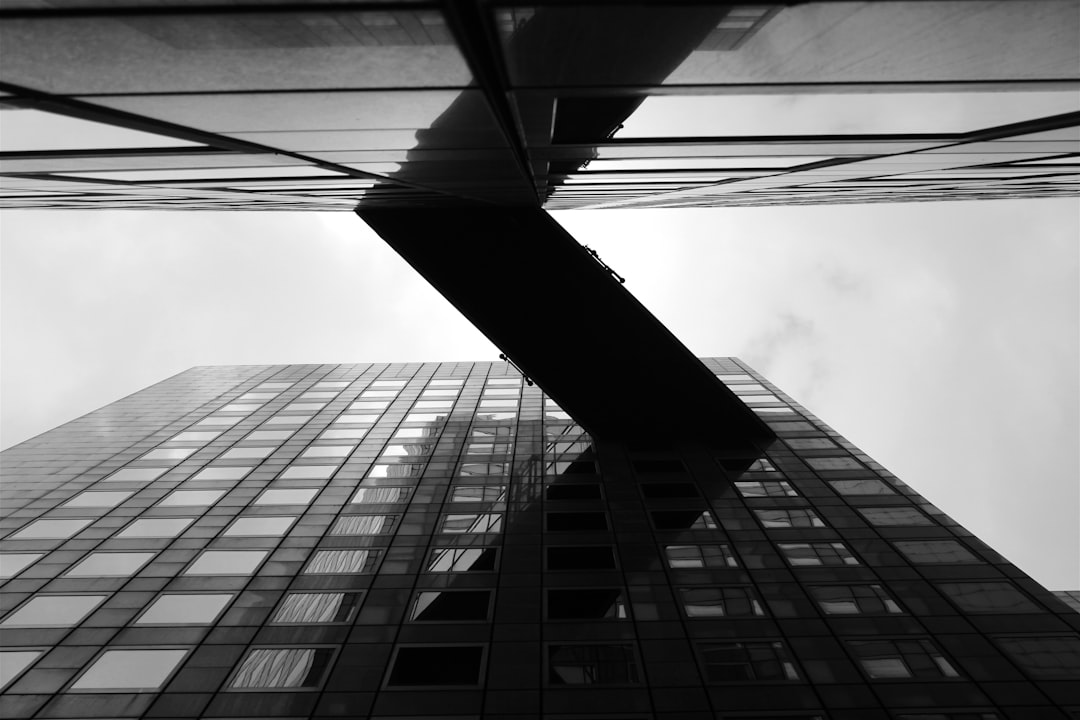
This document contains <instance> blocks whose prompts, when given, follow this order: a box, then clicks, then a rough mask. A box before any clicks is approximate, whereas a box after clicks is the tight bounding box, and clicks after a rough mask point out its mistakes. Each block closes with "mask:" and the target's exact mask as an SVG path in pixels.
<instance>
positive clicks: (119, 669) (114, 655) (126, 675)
mask: <svg viewBox="0 0 1080 720" xmlns="http://www.w3.org/2000/svg"><path fill="white" fill-rule="evenodd" d="M185 655H187V650H106V651H105V652H103V653H102V654H101V655H99V656H98V659H97V660H95V661H94V663H93V664H92V665H91V666H90V668H89V669H88V670H87V671H86V672H84V673H83V674H82V675H81V676H80V677H79V679H78V680H76V681H75V682H74V683H72V685H71V690H156V689H158V688H159V687H161V686H162V685H164V684H165V681H166V680H167V679H168V678H169V675H171V674H172V672H173V670H175V669H176V668H177V666H179V665H180V661H181V660H183V659H184V656H185Z"/></svg>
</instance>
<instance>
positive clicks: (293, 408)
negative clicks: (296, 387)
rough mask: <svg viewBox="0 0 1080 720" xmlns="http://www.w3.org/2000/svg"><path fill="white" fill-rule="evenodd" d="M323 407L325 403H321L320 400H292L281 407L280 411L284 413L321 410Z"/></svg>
mask: <svg viewBox="0 0 1080 720" xmlns="http://www.w3.org/2000/svg"><path fill="white" fill-rule="evenodd" d="M324 407H326V403H321V402H316V403H313V402H294V403H289V404H288V405H286V406H285V407H284V408H283V409H282V412H286V413H293V412H316V411H319V410H322V409H323V408H324Z"/></svg>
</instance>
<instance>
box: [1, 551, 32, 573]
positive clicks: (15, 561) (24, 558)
mask: <svg viewBox="0 0 1080 720" xmlns="http://www.w3.org/2000/svg"><path fill="white" fill-rule="evenodd" d="M40 557H41V553H0V578H5V579H6V578H10V577H15V576H16V575H18V574H19V573H21V572H22V571H23V570H25V569H26V568H28V567H30V566H31V565H33V564H34V563H35V562H36V561H37V559H38V558H40Z"/></svg>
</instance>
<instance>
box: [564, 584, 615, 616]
mask: <svg viewBox="0 0 1080 720" xmlns="http://www.w3.org/2000/svg"><path fill="white" fill-rule="evenodd" d="M628 617H629V611H628V609H627V604H626V600H625V598H624V597H623V593H622V590H620V589H618V588H572V589H566V590H548V592H547V618H548V620H625V619H626V618H628Z"/></svg>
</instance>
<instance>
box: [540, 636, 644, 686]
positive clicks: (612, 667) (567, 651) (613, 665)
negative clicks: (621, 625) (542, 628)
mask: <svg viewBox="0 0 1080 720" xmlns="http://www.w3.org/2000/svg"><path fill="white" fill-rule="evenodd" d="M640 682H641V676H640V673H639V671H638V665H637V660H636V658H635V657H634V647H633V646H632V645H621V644H620V645H551V646H549V647H548V683H549V684H551V685H636V684H638V683H640Z"/></svg>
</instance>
